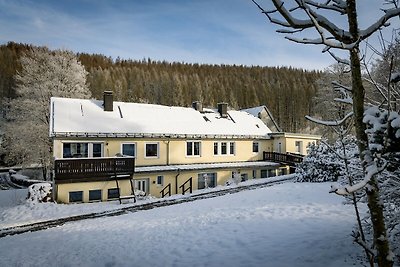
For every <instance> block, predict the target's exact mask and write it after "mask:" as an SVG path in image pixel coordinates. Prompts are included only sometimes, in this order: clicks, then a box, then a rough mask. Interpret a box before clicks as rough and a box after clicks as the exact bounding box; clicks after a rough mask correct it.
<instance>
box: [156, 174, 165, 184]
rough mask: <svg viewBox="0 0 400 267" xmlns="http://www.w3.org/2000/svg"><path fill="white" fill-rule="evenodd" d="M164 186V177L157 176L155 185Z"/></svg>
mask: <svg viewBox="0 0 400 267" xmlns="http://www.w3.org/2000/svg"><path fill="white" fill-rule="evenodd" d="M163 184H164V176H162V175H159V176H157V185H159V186H162V185H163Z"/></svg>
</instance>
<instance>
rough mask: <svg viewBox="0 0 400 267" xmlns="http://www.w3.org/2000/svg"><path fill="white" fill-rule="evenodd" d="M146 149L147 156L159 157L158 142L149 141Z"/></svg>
mask: <svg viewBox="0 0 400 267" xmlns="http://www.w3.org/2000/svg"><path fill="white" fill-rule="evenodd" d="M145 149H146V151H145V155H146V158H157V157H158V143H147V144H146V146H145Z"/></svg>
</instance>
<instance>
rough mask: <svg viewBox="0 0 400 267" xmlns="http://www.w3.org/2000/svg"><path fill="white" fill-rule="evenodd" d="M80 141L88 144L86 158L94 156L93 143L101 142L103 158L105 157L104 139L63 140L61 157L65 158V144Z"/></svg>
mask: <svg viewBox="0 0 400 267" xmlns="http://www.w3.org/2000/svg"><path fill="white" fill-rule="evenodd" d="M78 143H79V144H88V156H87V157H85V158H84V159H87V158H93V144H101V158H102V157H104V141H90V142H88V141H81V140H77V141H63V142H62V143H61V158H64V144H78ZM66 159H67V158H66ZM68 159H69V158H68Z"/></svg>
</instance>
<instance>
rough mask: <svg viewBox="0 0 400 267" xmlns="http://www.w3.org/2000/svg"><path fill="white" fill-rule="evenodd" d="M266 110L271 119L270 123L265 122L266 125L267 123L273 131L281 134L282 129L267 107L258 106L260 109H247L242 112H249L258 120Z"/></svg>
mask: <svg viewBox="0 0 400 267" xmlns="http://www.w3.org/2000/svg"><path fill="white" fill-rule="evenodd" d="M264 110H265V112H266V113H267V115H268V117H269V121H270V122H265V121H264V123H266V124H267V126H269V127H270V128H271V129H272V130H273V131H278V132H281V131H282V130H281V129H280V127H279V126H278V124H277V123H276V121H275V119H274V116H272V113H271V112H270V111H269V109H268V108H267V106H265V105H263V106H258V107H252V108H246V109H242V110H241V111H244V112H247V113H249V114H251V115H253V116H254V117H256V118H260V113H261V112H262V111H264Z"/></svg>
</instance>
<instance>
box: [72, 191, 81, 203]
mask: <svg viewBox="0 0 400 267" xmlns="http://www.w3.org/2000/svg"><path fill="white" fill-rule="evenodd" d="M69 202H70V203H72V202H83V191H71V192H69Z"/></svg>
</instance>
